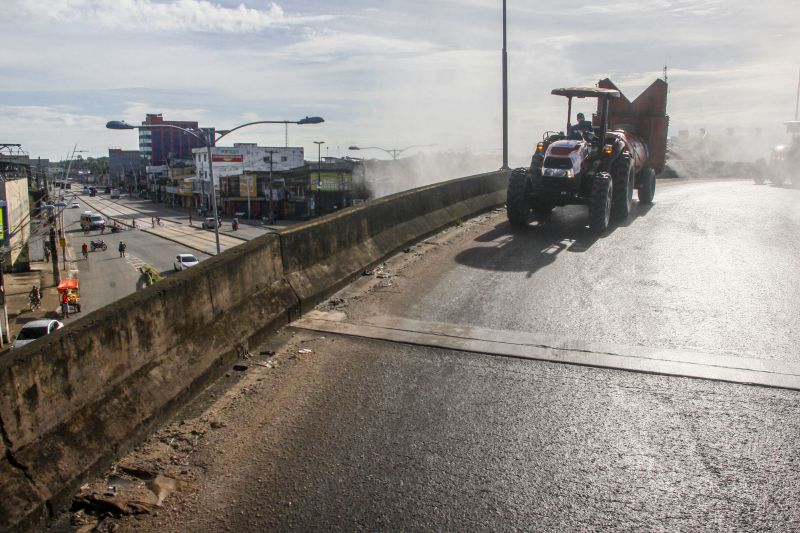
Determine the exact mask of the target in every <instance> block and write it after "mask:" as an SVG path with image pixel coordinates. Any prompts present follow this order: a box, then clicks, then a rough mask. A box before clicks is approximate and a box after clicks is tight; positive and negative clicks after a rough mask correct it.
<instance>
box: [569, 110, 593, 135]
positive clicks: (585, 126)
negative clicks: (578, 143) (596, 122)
mask: <svg viewBox="0 0 800 533" xmlns="http://www.w3.org/2000/svg"><path fill="white" fill-rule="evenodd" d="M586 133H594V129H592V123H591V122H590V121H588V120H586V117H584V116H583V113H578V116H577V122H576V123H575V124H574V125H573V126H572V127H570V129H569V137H570V139H576V140H577V139H583V138H584V134H586Z"/></svg>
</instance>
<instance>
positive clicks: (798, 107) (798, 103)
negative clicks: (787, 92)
mask: <svg viewBox="0 0 800 533" xmlns="http://www.w3.org/2000/svg"><path fill="white" fill-rule="evenodd" d="M798 111H800V71H798V74H797V99H796V100H795V103H794V119H795V120H797V119H798Z"/></svg>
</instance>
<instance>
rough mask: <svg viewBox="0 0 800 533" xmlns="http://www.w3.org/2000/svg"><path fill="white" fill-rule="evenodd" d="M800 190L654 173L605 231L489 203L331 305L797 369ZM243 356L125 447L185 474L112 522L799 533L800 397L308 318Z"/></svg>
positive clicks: (373, 316)
mask: <svg viewBox="0 0 800 533" xmlns="http://www.w3.org/2000/svg"><path fill="white" fill-rule="evenodd" d="M799 199H800V191H796V190H791V189H782V188H777V187H771V186H761V187H758V186H755V185H753V184H752V183H748V182H743V181H697V182H667V183H663V182H659V190H658V191H657V193H656V203H655V204H654V205H652V206H651V207H648V208H645V207H644V206H638V205H636V206H635V209H634V214H633V215H632V216H631V217H630V219H629V220H627V221H625V222H624V223H623V224H621V225H618V226H616V227H614V228H613V229H612V230H611V231H610V232H609V233H608V234H607V235H605V236H603V237H601V238H599V239H598V238H594V237H592V236H591V235H590V233H589V232H588V230H587V229H586V228H585V226H584V224H585V223H586V218H585V210H584V209H581V208H579V207H570V208H564V209H558V210H557V211H556V212H555V213H554V214H553V215H552V216H551V217H550V218H549V219H548V220H547V221H546V222H544V223H542V224H540V225H531V226H530V227H528V228H525V229H523V230H513V229H512V228H510V227H509V226H508V224H507V222H506V221H505V212H504V211H503V210H498V211H496V212H493V213H489V214H485V215H482V216H479V217H476V218H475V219H472V220H470V221H466V222H465V223H464V224H462V225H460V226H457V227H454V228H451V229H449V230H447V231H445V232H442V233H440V234H438V235H435V236H433V237H431V238H429V239H427V240H425V241H424V242H422V243H419V244H417V245H416V246H414V247H412V248H411V249H409V250H408V251H407V252H406V253H402V254H400V255H399V256H396V257H395V258H392V259H391V260H389V261H388V262H387V263H386V264H385V265H383V266H382V267H380V268H378V269H376V270H375V271H374V272H372V273H371V275H367V276H364V277H362V278H361V279H360V280H358V281H357V282H356V283H354V284H353V285H351V286H350V287H348V288H346V289H345V290H343V291H342V292H340V293H339V294H338V295H336V296H335V297H334V298H332V299H331V300H330V301H329V302H327V303H325V304H323V305H321V306H320V308H319V311H320V312H321V313H327V314H328V315H330V316H334V315H335V316H337V317H339V319H340V320H341V321H342V322H343V323H347V324H350V325H353V326H361V327H363V326H364V325H366V324H368V323H370V322H380V323H381V324H384V325H386V326H392V325H395V327H397V328H400V325H401V324H405V323H410V321H416V323H420V324H423V323H425V322H427V323H429V324H431V325H436V327H445V326H447V327H449V331H451V332H459V331H461V332H462V335H463V339H462V340H464V341H470V340H474V339H469V338H468V337H469V334H470V331H471V328H481V330H482V331H483V332H484V334H485V335H488V334H489V333H491V332H495V333H496V334H497V335H496V336H497V337H498V340H503V338H502V335H503V332H510V333H507V334H506V339H505V340H506V341H507V342H508V343H511V342H512V341H513V338H512V337H513V335H516V334H519V335H523V334H524V335H529V336H539V337H541V338H546V339H552V340H554V341H556V340H558V341H561V342H563V343H564V345H566V346H572V347H573V351H577V350H576V348H575V347H577V346H579V343H613V344H615V345H618V346H621V347H628V348H629V349H630V350H659V349H672V350H689V351H691V353H692V354H694V355H693V357H695V358H696V359H697V360H698V361H702V360H704V359H707V360H709V361H710V360H718V358H721V357H725V358H727V359H726V360H736V358H741V359H742V360H744V359H747V360H754V361H759V360H760V361H765V362H768V363H769V364H770V365H774V366H776V367H786V368H790V367H792V366H793V365H797V364H798V363H800V361H799V360H798V357H800V355H798V353H797V350H796V346H797V344H798V340H800V338H799V337H800V327H798V326H799V325H800V324H798V316H799V314H800V309H798V306H800V298H798V296H799V295H798V289H797V285H796V281H795V278H796V275H797V273H798V271H800V270H799V269H798V266H799V265H798V258H797V254H796V251H795V250H797V249H798V247H800V232H798V231H797V229H798V225H800V207H798V200H799ZM486 332H489V333H486ZM512 334H513V335H512ZM571 343H572V344H571ZM267 351H275V352H277V353H276V354H275V355H274V356H272V355H269V354H268V353H266V352H267ZM260 352H264V353H263V354H262V355H257V354H259V353H260ZM703 354H708V355H707V357H704V355H703ZM245 363H246V364H245V366H246V367H247V368H246V369H244V368H242V369H241V370H240V371H234V370H231V372H230V373H229V374H228V375H227V376H226V377H225V378H223V379H222V380H220V382H218V383H217V384H215V385H214V386H213V387H212V388H210V389H209V390H208V391H207V392H206V393H205V394H204V395H202V396H201V397H200V398H198V399H197V401H195V402H194V403H193V404H191V405H190V406H188V407H187V408H186V409H184V410H183V411H182V412H181V413H180V414H179V415H178V417H176V419H175V421H174V423H172V424H170V425H168V426H166V427H165V428H163V429H162V430H160V431H159V432H158V433H157V434H155V435H153V436H152V437H151V438H150V439H148V441H147V442H146V443H145V444H143V445H142V446H141V447H140V448H139V449H138V450H136V451H135V452H134V453H132V454H131V455H129V456H128V457H125V458H123V459H122V460H121V461H120V463H119V467H120V468H122V469H124V468H129V469H130V471H132V472H141V471H143V470H145V471H149V472H154V473H160V474H163V475H166V476H169V477H172V478H175V479H177V480H178V485H177V486H178V490H177V492H176V493H175V494H173V495H171V496H170V497H169V498H168V500H167V501H166V503H165V505H164V507H162V508H161V509H159V510H158V512H157V513H155V514H151V515H149V516H144V517H142V516H140V517H137V518H133V517H126V518H123V519H121V520H119V523H118V525H119V526H120V530H121V531H163V530H166V529H169V530H172V531H258V530H330V529H334V530H346V531H350V530H387V529H392V530H465V531H466V530H468V531H475V530H481V531H483V530H515V529H519V530H541V531H552V530H558V531H587V530H606V529H611V530H624V531H642V530H667V531H705V530H708V531H719V530H725V531H728V530H797V529H798V528H800V507H798V504H797V502H798V501H800V453H799V452H800V444H798V442H800V396H798V394H800V393H798V392H796V391H793V390H787V389H783V388H770V387H756V386H751V385H746V384H741V383H726V382H721V381H714V380H706V379H690V378H686V377H678V376H663V375H653V374H650V373H640V372H627V371H621V370H616V369H612V368H597V367H595V366H585V365H582V364H569V365H567V364H556V363H552V362H545V361H540V360H530V359H521V358H518V357H507V356H504V355H498V354H492V353H482V352H480V351H475V350H460V349H446V348H441V347H436V346H432V345H426V344H424V343H413V344H407V343H403V342H391V341H387V340H382V339H378V338H360V337H352V336H346V335H341V334H337V333H331V332H318V331H314V330H313V329H309V328H308V326H307V325H306V326H305V327H304V326H303V324H302V323H298V324H297V326H295V327H292V328H289V329H287V330H285V331H283V332H281V333H279V334H278V335H277V336H276V337H275V338H274V339H272V340H271V341H270V342H269V343H267V345H265V346H263V347H261V348H260V349H259V350H256V351H255V353H254V357H253V359H251V360H250V361H245ZM109 483H112V482H111V481H109V480H108V479H103V480H99V481H98V482H97V483H96V484H95V485H94V486H95V487H98V488H97V490H107V488H105V487H107V486H108V485H109ZM120 483H121V482H120ZM112 484H113V483H112Z"/></svg>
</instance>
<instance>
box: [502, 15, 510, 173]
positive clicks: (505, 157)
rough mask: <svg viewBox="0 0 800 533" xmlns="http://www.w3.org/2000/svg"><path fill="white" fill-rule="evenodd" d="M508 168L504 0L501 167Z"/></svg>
mask: <svg viewBox="0 0 800 533" xmlns="http://www.w3.org/2000/svg"><path fill="white" fill-rule="evenodd" d="M500 170H509V166H508V51H507V50H506V0H503V166H502V167H500Z"/></svg>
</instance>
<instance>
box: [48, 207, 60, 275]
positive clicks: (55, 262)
mask: <svg viewBox="0 0 800 533" xmlns="http://www.w3.org/2000/svg"><path fill="white" fill-rule="evenodd" d="M53 224H54V225H55V217H54V222H53ZM50 257H51V258H52V261H53V285H58V282H59V281H61V273H60V272H59V271H58V248H56V228H55V227H53V226H50Z"/></svg>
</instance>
